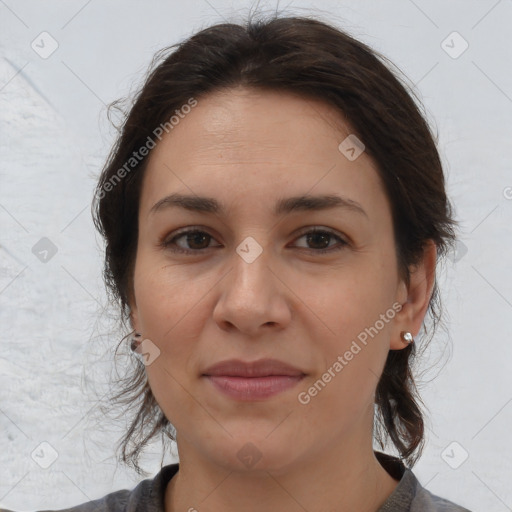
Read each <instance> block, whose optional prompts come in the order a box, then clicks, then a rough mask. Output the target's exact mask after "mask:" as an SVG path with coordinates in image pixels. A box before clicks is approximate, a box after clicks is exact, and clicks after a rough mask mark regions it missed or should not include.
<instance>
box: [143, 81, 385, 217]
mask: <svg viewBox="0 0 512 512" xmlns="http://www.w3.org/2000/svg"><path fill="white" fill-rule="evenodd" d="M350 134H351V128H350V125H349V124H348V123H347V122H345V120H344V119H343V117H342V114H341V113H340V112H338V111H336V110H335V109H334V108H333V107H332V106H331V105H329V104H327V103H325V102H322V101H321V100H314V99H310V98H304V97H301V96H298V95H296V94H290V93H287V92H276V91H266V90H255V89H245V88H237V89H229V90H226V91H222V92H216V93H213V94H209V95H206V96H204V97H201V98H199V99H198V100H197V105H196V106H195V107H194V108H192V109H191V110H190V112H189V113H188V114H186V115H183V116H181V118H180V120H179V122H178V123H177V124H176V125H175V126H174V127H173V128H172V130H171V131H170V132H169V133H168V134H165V135H164V136H163V138H162V140H161V142H159V143H158V144H157V146H156V148H154V149H153V150H152V152H151V154H150V156H149V162H148V166H147V169H146V173H145V177H144V184H143V194H142V203H141V210H143V209H145V210H146V211H147V210H149V208H151V206H152V205H153V204H154V203H155V202H156V201H158V200H159V199H160V198H161V197H162V196H163V195H164V194H165V193H171V192H175V191H179V192H184V193H189V194H190V193H192V194H198V195H210V196H211V195H212V194H214V195H217V196H219V195H220V196H225V197H228V196H229V198H231V200H233V201H235V202H236V198H237V197H238V198H240V199H241V200H242V198H243V200H244V201H247V198H248V196H249V195H250V196H251V197H252V198H254V199H255V201H256V203H257V202H258V201H261V200H266V201H267V202H268V200H269V199H270V196H271V195H274V196H275V197H278V196H279V197H282V195H283V193H284V192H285V191H286V192H288V193H289V194H288V195H298V194H305V193H308V192H309V191H311V193H313V192H322V193H326V192H333V191H334V190H338V191H339V192H340V193H343V194H344V195H349V196H352V198H353V199H354V200H356V201H359V202H361V201H362V200H363V198H364V196H367V198H371V197H372V196H374V195H379V194H380V195H382V194H383V189H382V186H381V183H380V179H379V176H378V173H377V171H376V167H375V165H374V163H373V161H372V159H371V158H370V157H369V156H368V155H367V154H366V153H364V152H363V153H362V154H361V155H360V156H359V157H358V158H357V159H355V160H353V161H350V160H348V159H347V158H346V157H345V156H344V155H343V154H342V153H341V152H340V150H339V148H338V146H339V144H340V143H341V142H342V141H343V140H344V139H345V138H346V137H347V136H349V135H350ZM374 199H375V198H374ZM381 199H382V198H381Z"/></svg>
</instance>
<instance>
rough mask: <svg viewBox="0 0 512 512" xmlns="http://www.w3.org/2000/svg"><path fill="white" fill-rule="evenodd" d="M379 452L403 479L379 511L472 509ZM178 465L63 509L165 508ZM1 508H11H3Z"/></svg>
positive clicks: (120, 511)
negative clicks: (423, 483)
mask: <svg viewBox="0 0 512 512" xmlns="http://www.w3.org/2000/svg"><path fill="white" fill-rule="evenodd" d="M375 455H376V457H377V459H378V460H379V462H380V463H381V464H382V466H383V467H384V468H385V469H386V471H387V472H388V473H389V474H390V475H391V476H392V477H393V478H395V479H396V480H399V483H398V485H397V486H396V488H395V490H394V491H393V492H392V493H391V495H390V496H389V497H388V499H387V500H386V501H385V502H384V503H383V505H382V506H381V507H380V508H379V510H378V511H377V512H470V511H469V510H468V509H467V508H464V507H460V506H458V505H455V504H454V503H452V502H451V501H447V500H445V499H443V498H440V497H439V496H435V495H434V494H432V493H431V492H429V491H427V490H426V489H425V488H423V487H422V486H421V484H420V483H419V481H418V480H417V478H416V476H415V475H414V473H413V472H412V471H411V470H410V469H409V468H406V467H405V466H404V465H403V463H402V462H401V461H400V460H399V459H397V458H396V457H392V456H390V455H387V454H384V453H381V452H375ZM178 469H179V464H170V465H168V466H165V467H163V468H162V469H161V471H160V472H159V473H158V474H157V475H156V476H155V477H154V478H152V479H147V480H143V481H142V482H140V483H139V484H138V485H137V487H135V488H134V489H133V490H131V491H129V490H122V491H116V492H113V493H111V494H107V495H106V496H104V497H103V498H101V499H99V500H94V501H89V502H87V503H83V504H82V505H78V506H76V507H72V508H67V509H64V510H60V511H59V512H165V508H164V497H165V489H166V487H167V483H168V482H169V481H170V480H171V478H172V477H173V476H174V475H175V474H176V473H177V472H178ZM0 512H11V511H8V510H5V509H0ZM41 512H55V511H41Z"/></svg>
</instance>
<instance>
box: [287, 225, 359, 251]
mask: <svg viewBox="0 0 512 512" xmlns="http://www.w3.org/2000/svg"><path fill="white" fill-rule="evenodd" d="M303 238H305V241H306V247H304V246H302V247H304V248H306V249H309V250H310V251H313V252H315V253H320V254H322V253H327V252H333V251H339V250H340V249H343V247H345V246H347V245H349V244H348V242H347V241H346V240H344V239H343V238H341V237H340V236H339V235H337V234H335V233H333V232H332V231H329V230H326V229H322V228H313V229H310V230H309V231H306V232H305V233H303V234H302V235H300V236H299V238H297V239H296V240H300V239H303ZM333 240H334V241H337V242H338V244H337V245H336V244H334V245H333V244H331V242H332V241H333ZM311 246H313V247H311Z"/></svg>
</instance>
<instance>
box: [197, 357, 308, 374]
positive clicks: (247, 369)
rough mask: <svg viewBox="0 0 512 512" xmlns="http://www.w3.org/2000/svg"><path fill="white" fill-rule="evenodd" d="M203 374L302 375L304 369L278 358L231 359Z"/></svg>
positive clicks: (211, 367) (208, 369)
mask: <svg viewBox="0 0 512 512" xmlns="http://www.w3.org/2000/svg"><path fill="white" fill-rule="evenodd" d="M203 375H223V376H226V377H267V376H270V375H286V376H302V375H305V374H304V372H303V371H301V370H299V369H298V368H295V367H293V366H291V365H289V364H286V363H284V362H282V361H278V360H277V359H259V360H258V361H251V362H249V361H247V362H246V361H242V360H240V359H229V360H226V361H221V362H220V363H216V364H214V365H212V366H210V367H209V368H207V369H206V370H205V371H204V372H203Z"/></svg>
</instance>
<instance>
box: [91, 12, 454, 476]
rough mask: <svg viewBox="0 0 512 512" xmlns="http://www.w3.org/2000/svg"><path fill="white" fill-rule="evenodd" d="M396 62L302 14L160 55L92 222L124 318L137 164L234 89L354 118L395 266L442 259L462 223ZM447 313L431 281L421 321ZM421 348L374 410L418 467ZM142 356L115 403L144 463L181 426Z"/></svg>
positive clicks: (381, 429)
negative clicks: (194, 110) (173, 119)
mask: <svg viewBox="0 0 512 512" xmlns="http://www.w3.org/2000/svg"><path fill="white" fill-rule="evenodd" d="M386 64H387V65H386ZM391 66H394V64H392V63H391V62H389V61H388V60H387V59H386V57H384V56H382V55H381V54H379V53H377V52H376V51H374V50H372V49H371V48H370V47H368V46H367V45H365V44H364V43H362V42H361V41H359V40H357V39H355V38H353V37H352V36H350V35H349V34H347V33H346V32H344V31H342V30H340V29H338V28H336V27H334V26H331V25H329V24H328V23H325V22H324V21H321V20H316V19H312V18H309V17H298V16H291V17H277V16H275V17H272V18H271V19H267V20H263V19H261V20H254V19H249V20H248V21H246V22H245V23H244V24H235V23H221V24H216V25H213V26H210V27H208V28H205V29H203V30H201V31H199V32H197V33H195V34H194V35H192V36H191V37H189V38H188V39H186V40H184V41H183V42H181V43H178V44H176V45H172V46H170V47H168V48H164V49H163V50H161V51H160V52H157V54H156V55H155V57H154V59H153V62H152V64H151V66H150V68H149V71H148V72H147V76H146V79H145V82H144V83H143V85H142V86H141V88H140V89H139V91H138V93H137V94H136V97H135V100H134V101H133V103H132V105H131V107H130V108H129V109H128V111H127V112H125V113H124V118H123V120H122V125H121V128H120V129H119V132H120V133H119V136H118V138H117V140H116V142H115V144H114V146H113V148H112V150H111V152H110V154H109V156H108V158H107V161H106V163H105V166H104V168H103V170H102V173H101V176H100V177H99V180H98V183H97V186H96V195H95V198H94V200H93V219H94V223H95V226H96V228H97V229H98V231H99V232H100V233H101V234H102V236H103V237H104V239H105V243H106V245H105V262H104V269H103V277H104V280H105V284H106V287H107V291H108V292H109V295H110V299H111V301H113V302H114V303H116V304H117V305H118V307H119V310H120V318H121V323H122V324H123V325H126V324H125V322H127V321H128V320H129V313H130V307H129V304H130V298H131V297H133V296H134V291H133V275H134V266H135V255H136V249H137V240H138V210H139V199H140V196H141V188H142V179H143V176H144V171H145V168H146V164H147V161H148V157H147V156H146V157H144V158H141V159H140V161H139V160H137V161H136V162H135V163H134V161H133V153H134V151H137V150H139V149H140V148H141V147H143V146H145V145H147V143H148V141H149V140H150V139H151V137H152V135H154V134H155V132H156V130H155V129H156V128H157V127H158V126H165V123H166V122H168V120H169V118H170V116H172V115H173V114H174V113H175V112H176V110H178V111H179V110H180V109H181V108H182V107H183V106H184V105H187V104H189V103H190V99H191V98H195V99H196V101H200V99H201V97H204V96H205V95H209V94H212V93H215V92H220V91H228V92H229V90H230V89H232V88H235V87H245V88H251V89H256V90H260V91H265V90H266V91H282V92H287V93H294V94H299V95H300V96H301V97H303V98H304V99H305V100H308V99H314V100H321V101H323V102H325V103H326V104H328V105H329V106H331V107H332V109H333V110H334V111H335V112H338V113H339V114H340V115H341V116H342V117H343V118H344V119H346V120H347V121H348V123H350V127H351V131H352V133H354V134H356V135H357V137H358V138H359V139H360V140H361V141H363V143H364V145H365V151H366V153H367V154H368V155H369V156H370V157H371V158H372V159H373V160H374V162H375V163H376V165H377V170H378V173H379V176H380V178H381V180H382V183H383V187H384V189H385V190H384V191H385V193H386V195H387V198H388V199H389V203H390V207H391V214H392V219H393V231H394V238H395V247H396V254H397V262H398V271H399V274H400V276H401V277H402V278H403V279H404V280H405V281H406V282H407V283H408V284H409V283H410V281H409V276H410V271H411V268H412V267H413V266H414V265H415V264H417V263H418V262H420V260H421V257H422V255H423V253H424V249H425V248H426V246H427V244H428V243H431V241H433V242H434V243H435V244H436V248H437V249H436V250H437V255H438V258H439V256H441V255H444V254H446V252H447V250H448V249H449V248H450V246H451V245H452V244H453V242H454V240H455V234H454V229H453V227H454V225H455V221H454V220H453V218H452V213H451V207H450V204H449V201H448V199H447V197H446V192H445V178H444V175H443V168H442V164H441V161H440V157H439V154H438V151H437V149H436V144H437V136H436V138H434V136H433V134H432V132H431V130H430V128H429V126H428V123H427V121H426V116H424V115H423V114H422V109H423V107H422V105H421V102H419V100H418V101H417V102H415V99H414V98H416V100H417V97H416V95H415V94H414V91H413V90H412V89H411V88H408V86H407V85H406V84H405V82H404V83H402V82H401V78H400V77H399V75H398V74H397V75H395V74H394V73H393V72H392V71H391ZM417 103H418V104H417ZM114 106H116V104H115V103H114ZM167 124H169V123H167ZM166 131H168V130H167V129H166ZM130 159H132V160H130ZM127 162H130V166H131V167H132V168H131V169H129V172H126V171H127V169H126V163H127ZM122 169H124V170H125V172H123V173H122V172H121V170H122ZM121 178H122V179H121ZM116 180H117V182H116V183H114V181H116ZM105 192H107V193H105ZM440 313H441V308H440V297H439V293H438V287H437V282H436V280H435V278H434V286H433V291H432V294H431V297H430V303H429V307H428V311H427V316H428V317H430V320H431V323H432V331H431V332H430V330H429V332H427V329H426V328H425V325H424V326H423V327H424V328H425V334H429V339H428V340H427V341H430V340H431V338H432V335H433V331H435V329H436V326H437V324H438V323H439V320H440V318H441V314H440ZM132 328H133V326H132ZM129 335H130V334H128V335H127V336H129ZM127 336H125V338H126V337H127ZM125 338H123V340H124V339H125ZM123 340H121V343H122V342H123ZM121 343H120V344H121ZM415 345H416V344H415V343H414V344H411V345H409V346H407V347H406V348H404V349H402V350H390V351H389V354H388V357H387V360H386V363H385V367H384V370H383V373H382V375H381V377H380V380H379V382H378V385H377V389H376V394H375V414H376V416H375V417H374V420H375V422H374V427H375V428H374V436H375V437H374V439H376V440H378V442H379V443H380V445H381V446H382V447H384V446H385V445H384V442H385V441H389V440H391V442H392V444H393V445H394V447H395V448H396V450H397V452H398V454H399V457H400V458H401V459H402V460H403V461H405V463H406V464H408V465H410V466H412V465H414V463H415V462H416V460H417V459H418V458H419V456H420V455H421V452H422V449H423V444H424V420H423V415H422V412H421V409H420V405H419V404H420V402H421V399H420V397H419V394H418V391H417V387H416V384H415V381H414V377H413V373H412V364H413V361H414V358H415V355H416V350H417V349H416V347H415ZM118 348H119V346H118ZM116 352H117V351H116ZM134 365H135V366H134V367H133V368H132V370H130V373H129V377H128V378H127V380H126V381H125V382H124V384H123V387H122V389H121V392H120V393H119V394H118V395H116V396H115V400H116V401H118V402H119V403H122V404H123V405H126V406H128V408H130V409H132V410H134V411H135V413H134V416H133V418H131V423H130V424H129V427H128V429H127V431H126V432H125V434H124V437H123V438H122V440H121V441H120V445H119V447H120V448H121V460H122V461H123V462H124V463H127V464H129V465H131V466H132V467H134V468H135V469H136V470H137V471H138V472H140V467H139V466H138V461H139V457H140V455H141V453H142V450H143V448H144V447H145V445H146V444H147V443H148V442H149V441H150V440H151V439H152V438H153V437H155V436H156V435H157V434H159V433H160V434H162V440H163V442H164V444H165V441H166V439H165V438H168V439H171V440H175V431H174V427H173V426H172V425H171V424H170V422H169V421H168V420H167V418H166V417H165V415H164V414H163V412H162V410H161V409H160V407H159V405H158V403H157V402H156V400H155V398H154V396H153V394H152V392H151V388H150V386H149V384H148V381H147V378H146V375H145V367H144V365H143V364H142V362H140V361H138V360H136V363H134ZM168 439H167V440H168Z"/></svg>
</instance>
